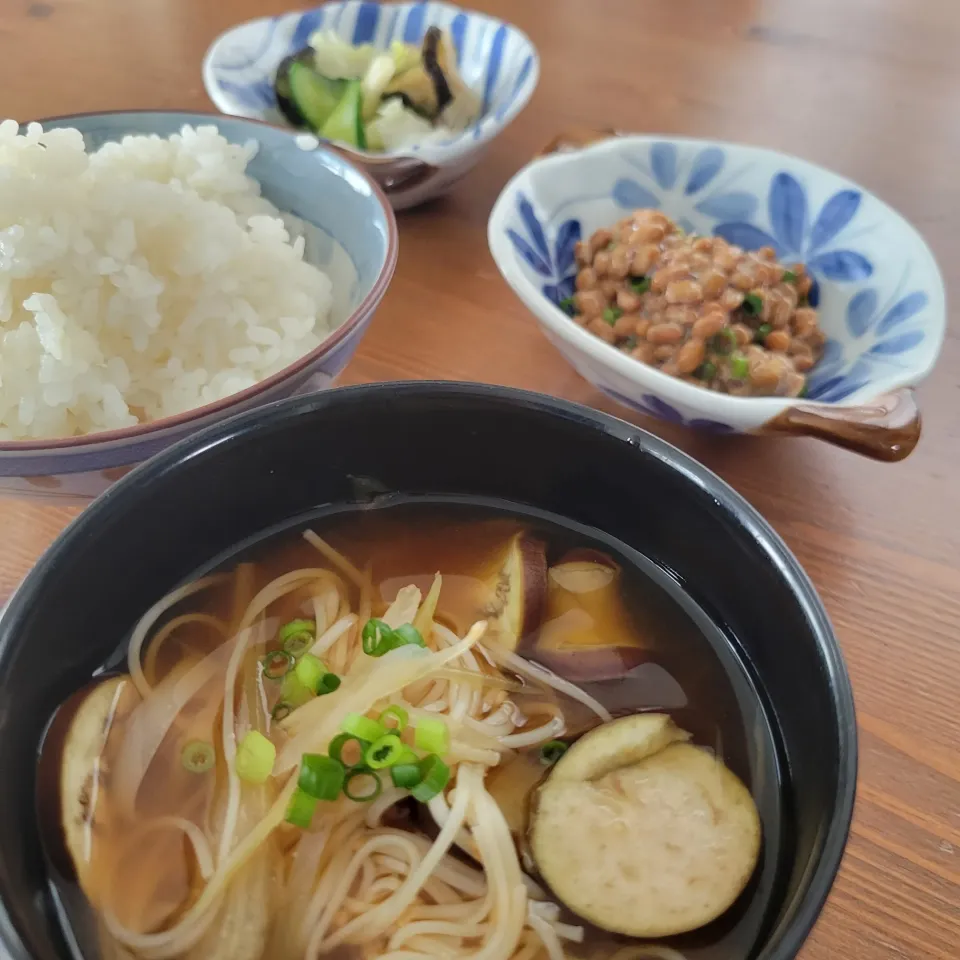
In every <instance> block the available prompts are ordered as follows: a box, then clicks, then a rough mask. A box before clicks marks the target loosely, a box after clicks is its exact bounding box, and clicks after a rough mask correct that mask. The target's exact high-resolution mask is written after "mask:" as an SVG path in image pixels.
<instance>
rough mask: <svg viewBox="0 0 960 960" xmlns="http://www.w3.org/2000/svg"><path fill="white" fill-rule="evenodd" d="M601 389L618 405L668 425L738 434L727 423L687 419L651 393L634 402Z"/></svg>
mask: <svg viewBox="0 0 960 960" xmlns="http://www.w3.org/2000/svg"><path fill="white" fill-rule="evenodd" d="M599 389H600V390H601V392H603V393H605V394H606V395H607V396H608V397H610V398H611V399H612V400H616V401H617V403H622V404H623V405H624V406H625V407H630V409H631V410H637V411H638V412H640V413H645V414H646V415H647V416H648V417H656V418H657V419H658V420H665V421H666V422H667V423H676V424H679V425H680V426H683V427H692V428H693V429H694V430H705V431H706V432H707V433H736V432H737V431H736V429H735V428H734V427H731V426H729V425H728V424H726V423H720V422H719V421H718V420H704V419H703V418H701V417H691V418H687V417H685V416H684V415H683V414H682V413H681V412H680V411H679V410H677V409H676V408H675V407H671V406H670V404H669V403H666V402H665V401H664V400H661V399H660V398H659V397H655V396H653V394H650V393H645V394H643V396H641V397H640V398H639V400H634V399H632V398H630V397H627V396H624V395H623V394H622V393H618V392H617V391H616V390H611V389H610V388H609V387H600V388H599Z"/></svg>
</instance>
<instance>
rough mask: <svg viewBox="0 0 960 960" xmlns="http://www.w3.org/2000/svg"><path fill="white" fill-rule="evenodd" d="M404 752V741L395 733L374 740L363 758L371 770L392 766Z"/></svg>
mask: <svg viewBox="0 0 960 960" xmlns="http://www.w3.org/2000/svg"><path fill="white" fill-rule="evenodd" d="M402 753H403V743H402V741H401V740H400V738H399V737H398V736H397V735H396V734H395V733H388V734H387V735H386V736H385V737H380V739H379V740H374V741H373V743H371V744H370V746H369V747H367V749H366V750H365V751H364V753H363V760H364V762H365V763H366V765H367V766H368V767H369V768H370V769H371V770H382V769H383V768H384V767H392V766H393V765H394V764H395V763H396V762H397V761H398V760H399V759H400V756H401V754H402Z"/></svg>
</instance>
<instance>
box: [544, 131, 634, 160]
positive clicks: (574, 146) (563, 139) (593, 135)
mask: <svg viewBox="0 0 960 960" xmlns="http://www.w3.org/2000/svg"><path fill="white" fill-rule="evenodd" d="M619 136H620V134H619V132H618V131H616V130H614V129H613V127H605V128H598V127H571V128H570V129H569V130H564V131H563V132H562V133H558V134H557V135H556V136H555V137H554V138H553V139H552V140H551V141H550V142H549V143H548V144H547V145H546V146H545V147H544V148H543V149H542V150H541V151H540V152H539V153H538V154H537V156H538V157H546V156H549V155H550V154H551V153H568V152H569V151H571V150H582V149H583V148H584V147H589V146H590V145H591V144H592V143H599V142H600V141H601V140H609V139H610V138H611V137H619Z"/></svg>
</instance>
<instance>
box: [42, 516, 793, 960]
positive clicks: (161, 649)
mask: <svg viewBox="0 0 960 960" xmlns="http://www.w3.org/2000/svg"><path fill="white" fill-rule="evenodd" d="M108 666H109V668H110V671H109V672H108V673H107V675H106V676H107V679H101V680H100V681H99V682H97V683H96V684H94V685H93V686H91V687H90V688H88V689H87V690H85V691H81V693H79V694H77V695H76V696H75V697H73V698H72V699H71V700H70V701H68V703H66V704H65V705H64V706H63V707H62V708H61V710H60V711H59V712H58V714H57V717H56V718H55V721H54V723H53V725H52V726H51V731H50V734H49V736H48V738H47V741H46V743H45V746H44V751H43V756H42V760H41V791H42V792H43V791H44V790H46V791H48V792H50V791H53V790H54V788H55V789H56V793H55V794H52V795H55V796H58V797H59V807H58V809H57V811H55V812H54V813H52V814H51V813H50V811H49V810H48V811H47V812H46V814H45V822H46V825H47V827H49V829H48V831H47V834H48V840H49V846H50V852H51V855H52V856H53V858H54V859H55V862H56V863H58V864H60V863H61V862H64V863H66V864H67V865H69V866H70V867H71V869H70V870H66V869H64V870H63V871H62V872H63V873H64V876H69V875H71V874H72V875H73V877H74V878H75V880H76V884H77V886H78V887H79V889H80V890H81V891H82V893H83V896H84V899H85V902H86V903H87V904H88V905H89V907H90V908H92V911H91V912H90V915H91V916H93V917H94V919H95V926H96V929H97V935H96V938H97V946H96V949H97V950H99V953H100V955H101V956H103V957H104V958H107V957H109V958H117V960H120V958H126V960H132V958H144V960H164V958H191V960H193V958H196V960H200V958H214V960H228V958H229V960H260V958H264V960H266V958H270V960H303V958H310V960H312V958H316V957H326V956H336V957H348V956H356V957H364V958H374V957H386V958H389V960H414V958H421V957H422V958H429V957H437V958H440V957H451V956H453V957H455V956H460V955H462V956H471V957H473V956H475V957H481V958H485V960H486V958H489V960H495V958H496V960H540V958H544V960H562V958H563V957H564V956H576V957H583V958H590V960H614V958H615V960H642V958H645V957H657V958H667V960H671V958H674V960H675V958H677V957H688V958H691V960H694V958H699V960H708V958H716V960H721V958H734V957H736V958H741V957H745V956H747V955H748V954H749V952H750V949H751V947H752V945H753V943H754V942H755V941H756V940H757V938H758V937H759V935H760V933H761V931H762V928H763V924H764V920H765V914H766V912H767V906H768V903H769V900H770V896H771V891H772V888H773V886H774V884H775V878H776V869H777V858H778V856H779V852H780V842H779V836H780V817H779V797H780V794H779V785H778V776H777V764H776V752H775V749H774V741H773V737H772V732H771V729H770V727H769V726H768V724H767V721H766V719H765V717H764V714H763V712H762V709H761V706H760V703H759V700H758V699H757V697H756V694H755V692H754V691H753V689H752V687H751V685H750V682H749V679H748V675H747V674H746V672H745V671H744V670H743V668H742V666H741V665H740V663H739V662H738V661H737V659H736V657H735V656H734V654H733V650H732V648H731V647H730V645H729V644H728V643H727V641H726V640H725V638H724V637H723V635H722V633H721V632H720V631H719V630H718V629H717V628H716V627H715V626H714V625H713V624H712V623H710V621H709V620H708V619H707V618H706V617H705V616H704V615H703V613H702V611H700V610H699V609H698V608H696V607H695V606H694V605H693V604H691V602H690V601H689V599H687V598H685V597H684V595H683V594H682V593H681V592H680V591H679V589H678V588H677V586H676V584H674V583H673V582H672V581H670V580H669V578H667V577H666V576H665V575H664V574H663V573H662V572H661V571H659V570H658V569H657V568H656V567H654V566H653V564H651V563H650V562H649V561H648V560H646V559H645V558H642V557H639V556H638V555H636V554H634V553H632V552H631V551H629V550H627V549H626V548H624V547H623V546H622V545H620V544H618V543H616V542H614V541H607V540H606V539H605V538H602V537H599V536H597V535H595V534H593V533H592V532H590V531H586V530H581V529H577V528H574V527H573V526H572V525H570V524H567V523H561V522H558V521H555V520H553V519H551V518H546V517H543V516H540V515H528V514H526V513H524V514H518V513H515V512H513V511H511V510H505V509H504V508H503V507H502V506H498V507H497V508H496V509H494V508H492V507H491V506H489V505H485V504H457V503H451V502H447V501H440V502H437V501H434V502H426V503H424V502H403V503H394V504H391V505H389V506H381V507H378V508H376V509H365V510H354V511H348V512H343V513H336V514H326V515H318V516H315V517H310V518H306V519H304V520H301V521H298V522H297V523H296V524H295V525H292V526H291V527H290V528H288V529H286V530H283V531H279V532H276V533H272V534H270V535H269V536H267V537H265V538H262V539H260V540H258V541H257V542H254V543H252V544H248V545H246V546H244V547H241V548H240V549H238V551H237V552H236V553H235V554H234V555H233V556H231V557H230V558H228V559H227V560H226V561H225V562H223V563H219V564H218V565H217V566H216V568H214V569H213V570H212V572H210V573H207V574H205V575H203V576H201V577H200V578H199V579H197V580H194V581H191V582H190V583H189V584H187V585H185V586H184V587H181V588H180V589H178V590H177V591H174V593H172V594H170V595H169V596H168V597H167V598H165V599H164V600H162V601H160V602H159V603H158V604H157V605H156V606H155V607H154V608H152V609H151V610H150V611H147V612H146V613H145V615H144V618H143V620H142V621H141V623H140V624H139V625H138V626H137V628H136V629H135V630H134V632H133V634H132V636H131V638H130V640H129V643H128V644H127V645H125V647H124V658H123V661H122V662H121V663H118V664H111V665H108ZM744 784H745V785H746V786H745V787H744ZM758 815H759V818H758ZM761 830H762V835H763V846H762V849H760V836H761ZM64 854H66V856H63V855H64ZM571 877H575V878H577V879H576V881H575V882H573V883H571V882H570V878H571ZM691 891H693V893H691ZM61 893H62V896H63V900H64V902H67V903H68V904H69V903H72V902H73V901H74V899H75V898H74V897H73V896H72V889H71V887H70V885H69V884H68V883H67V881H66V880H64V881H63V884H62V885H61ZM631 905H632V906H631ZM641 905H642V906H641ZM70 919H71V923H72V925H73V927H74V929H75V931H76V932H77V933H78V937H79V938H80V939H81V941H83V939H84V938H83V934H82V929H83V928H85V927H87V926H88V924H87V917H84V916H80V915H78V914H76V911H75V910H72V908H71V918H70ZM651 938H653V939H651ZM657 938H659V939H657ZM664 938H665V939H664ZM83 947H84V952H85V954H87V955H88V956H92V955H93V952H94V948H93V947H92V946H91V945H90V944H87V943H83Z"/></svg>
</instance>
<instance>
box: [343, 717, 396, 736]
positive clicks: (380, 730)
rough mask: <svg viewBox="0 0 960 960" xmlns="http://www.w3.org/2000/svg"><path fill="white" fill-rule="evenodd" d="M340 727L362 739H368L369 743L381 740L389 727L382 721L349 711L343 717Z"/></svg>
mask: <svg viewBox="0 0 960 960" xmlns="http://www.w3.org/2000/svg"><path fill="white" fill-rule="evenodd" d="M340 729H341V730H342V731H343V732H344V733H349V734H350V735H351V736H353V737H357V738H358V739H360V740H366V741H367V743H373V741H374V740H379V739H380V738H381V737H382V736H383V735H384V734H385V733H386V732H387V728H386V727H385V726H384V725H383V724H382V723H378V722H377V721H376V720H371V719H370V718H369V717H365V716H364V715H363V714H362V713H348V714H347V715H346V716H345V717H344V718H343V723H341V724H340Z"/></svg>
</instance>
